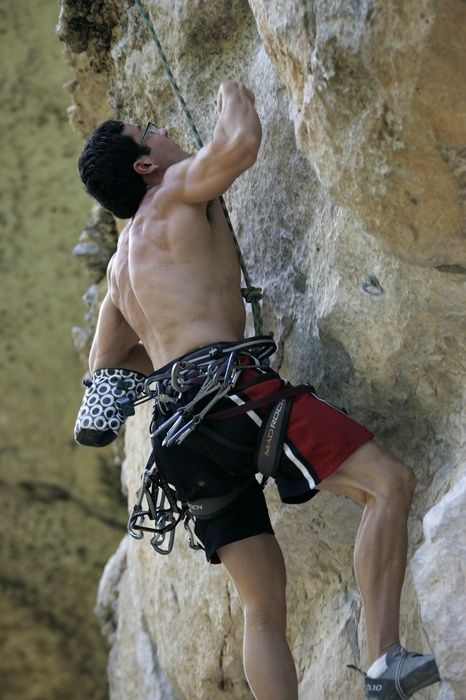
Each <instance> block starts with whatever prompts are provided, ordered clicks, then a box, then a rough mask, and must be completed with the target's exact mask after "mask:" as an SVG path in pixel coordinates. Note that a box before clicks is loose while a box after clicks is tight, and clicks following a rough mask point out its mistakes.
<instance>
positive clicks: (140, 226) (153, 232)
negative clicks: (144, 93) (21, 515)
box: [75, 82, 439, 700]
mask: <svg viewBox="0 0 466 700" xmlns="http://www.w3.org/2000/svg"><path fill="white" fill-rule="evenodd" d="M218 111H219V116H218V120H217V124H216V126H215V130H214V134H213V138H212V141H211V142H210V143H209V144H207V145H206V146H205V147H203V148H202V149H201V150H200V151H199V152H198V153H197V154H196V155H190V154H188V153H186V152H184V151H183V150H182V149H181V148H180V146H178V145H177V144H176V143H175V142H174V141H173V140H171V139H170V138H169V137H168V135H167V132H166V131H165V129H160V128H156V127H155V126H153V125H152V124H151V123H149V124H148V126H147V128H146V129H144V128H142V127H141V126H139V125H136V124H124V123H122V122H116V121H107V122H104V123H103V124H101V125H100V126H99V127H98V128H97V129H96V130H95V131H94V132H93V134H92V135H91V137H90V139H89V141H88V143H87V144H86V146H85V148H84V150H83V152H82V154H81V156H80V160H79V170H80V174H81V178H82V180H83V182H84V183H85V185H86V187H87V191H88V192H89V194H91V195H92V196H93V197H95V198H96V199H97V200H98V201H99V202H100V203H101V204H102V205H103V206H104V207H106V208H107V209H109V210H110V211H112V212H113V213H114V214H115V215H116V216H118V217H120V218H129V217H133V218H132V219H131V221H130V222H129V223H128V224H127V226H126V227H125V228H124V230H123V232H122V233H121V234H120V236H119V240H118V248H117V252H116V253H115V255H114V257H113V258H112V260H111V262H110V264H109V267H108V293H107V295H106V297H105V299H104V301H103V303H102V306H101V309H100V313H99V319H98V323H97V329H96V334H95V338H94V342H93V344H92V348H91V352H90V358H89V363H90V371H91V373H92V381H89V382H88V387H87V390H86V394H85V397H84V400H83V404H82V406H81V410H80V412H79V415H78V420H77V424H76V429H75V435H76V439H77V440H78V442H81V443H82V444H89V445H102V444H107V443H108V442H109V441H111V440H112V439H113V438H115V437H116V435H117V434H118V430H119V428H120V427H121V425H122V423H123V422H124V419H125V416H124V415H123V414H122V413H121V412H119V410H118V404H117V403H115V401H116V399H115V396H116V394H115V387H117V388H118V391H117V392H116V393H118V395H119V396H121V395H122V393H125V392H126V398H127V399H129V400H130V401H134V399H136V398H137V397H138V396H140V395H141V392H142V389H143V385H144V380H145V379H146V376H147V375H149V374H152V373H154V368H158V369H157V370H156V372H155V375H154V376H157V377H161V378H165V379H164V380H163V381H164V382H165V384H164V387H165V388H164V391H166V392H168V393H170V391H171V392H172V395H171V396H172V397H171V398H169V399H167V398H166V400H167V401H168V400H169V401H172V404H170V403H165V404H163V403H162V399H161V400H160V401H158V402H157V401H156V402H155V410H154V421H153V427H152V436H153V444H154V449H155V452H156V458H157V462H158V466H159V468H160V469H161V471H163V473H164V476H165V478H166V480H167V481H168V482H169V483H170V484H172V485H173V486H174V488H175V489H176V492H177V496H178V498H179V499H180V500H183V501H189V500H190V499H191V501H193V500H195V499H196V498H198V499H199V498H202V497H203V496H209V497H212V496H221V495H223V494H224V493H226V492H232V490H233V491H234V489H235V488H236V486H237V484H240V486H241V488H240V489H239V490H240V491H241V492H240V494H239V495H238V496H237V497H236V498H234V499H233V500H232V501H231V502H230V504H229V506H228V507H227V508H226V509H223V510H222V511H221V512H220V513H219V514H217V515H215V514H214V516H213V517H211V518H209V519H204V520H201V519H198V520H197V521H196V534H197V536H198V538H199V539H200V541H201V542H202V543H203V545H204V547H205V550H206V557H207V559H208V560H209V561H210V562H212V563H218V562H221V563H222V564H223V565H224V566H225V567H226V569H227V571H228V573H229V575H230V576H231V578H232V580H233V582H234V585H235V587H236V590H237V591H238V594H239V597H240V599H241V603H242V607H243V612H244V649H243V653H244V668H245V673H246V677H247V679H248V682H249V684H250V687H251V689H252V692H253V693H254V696H255V697H256V698H257V699H258V700H293V699H296V698H297V697H298V685H297V677H296V671H295V666H294V662H293V659H292V656H291V653H290V649H289V646H288V643H287V639H286V603H285V567H284V561H283V556H282V553H281V550H280V547H279V545H278V543H277V541H276V539H275V536H274V534H273V530H272V527H271V525H270V521H269V518H268V514H267V508H266V506H265V500H264V496H263V493H262V490H261V489H260V486H259V484H258V482H257V481H256V479H255V478H253V476H252V475H253V474H254V471H255V467H254V463H253V459H252V453H253V451H254V447H255V445H254V441H255V440H257V439H259V438H258V434H259V432H260V424H261V422H262V421H263V420H266V417H267V412H269V413H270V410H271V408H272V407H273V403H271V404H270V405H266V404H263V405H262V407H261V408H258V409H257V411H252V410H251V411H249V413H248V414H245V413H244V412H243V414H242V415H237V416H236V417H235V418H227V419H225V420H223V421H221V420H219V421H217V422H215V421H213V420H212V421H209V416H207V417H206V422H205V423H204V422H203V423H202V424H201V426H202V427H204V425H206V426H207V425H210V434H211V435H214V432H213V431H214V430H220V432H221V431H222V430H223V431H226V432H224V433H223V438H221V439H223V443H222V445H223V447H222V449H221V448H220V442H217V441H216V439H215V436H214V438H213V439H212V441H211V442H210V443H209V440H210V438H209V434H208V432H207V433H206V432H202V431H201V426H200V427H199V428H196V429H195V430H194V431H193V432H191V433H190V434H189V436H188V437H187V438H186V440H183V441H182V442H181V443H178V444H176V443H175V444H172V445H171V446H162V442H163V436H164V433H163V430H162V432H161V434H160V432H159V433H158V437H156V438H154V435H155V433H156V432H157V431H156V429H155V428H157V426H160V425H162V424H163V423H164V420H166V417H167V415H168V416H170V411H173V410H175V409H176V407H177V400H180V401H181V400H182V397H181V394H180V395H178V399H176V392H175V393H174V391H173V389H172V388H170V387H169V382H170V380H169V379H167V377H170V370H171V369H172V366H173V363H174V362H175V361H179V360H180V358H182V359H184V360H185V361H187V362H191V363H192V365H190V366H195V365H196V362H200V359H201V358H202V357H205V355H206V353H207V355H209V353H211V357H212V358H214V359H215V358H217V359H216V361H217V362H221V361H223V360H222V359H221V358H222V357H225V356H227V355H228V356H230V355H231V356H234V357H235V358H236V360H235V361H236V362H239V370H238V371H237V372H236V373H235V379H234V383H232V385H231V387H230V390H229V393H228V394H227V395H226V396H225V397H224V398H223V399H222V402H223V404H222V406H225V405H235V404H245V403H246V404H247V402H248V401H249V400H254V399H256V398H257V396H258V395H259V394H260V396H261V397H262V398H263V396H264V392H265V393H266V392H267V390H268V389H267V386H269V390H270V391H271V393H274V392H275V393H276V390H277V388H280V387H283V386H284V383H283V381H282V380H281V379H280V377H279V376H278V375H277V374H276V373H275V372H273V371H272V370H271V369H269V368H268V367H267V365H266V364H265V363H263V362H262V361H261V359H260V357H258V354H257V348H256V346H255V345H254V339H246V340H245V339H244V329H245V309H244V303H243V298H242V295H241V289H240V266H239V262H238V256H237V252H236V249H235V246H234V242H233V239H232V236H231V234H230V231H229V229H228V226H227V223H226V220H225V216H224V214H223V211H222V207H221V204H220V202H219V199H218V198H219V196H220V195H221V194H222V193H224V192H225V191H226V190H227V189H228V188H229V187H230V185H231V184H232V183H233V182H234V181H235V180H236V178H237V177H239V176H240V175H241V174H242V173H244V172H245V171H246V170H247V169H248V168H250V167H251V166H252V165H253V164H254V163H255V161H256V158H257V153H258V151H259V146H260V142H261V125H260V121H259V117H258V115H257V112H256V110H255V107H254V95H253V94H252V92H251V91H250V90H248V89H247V88H246V87H245V86H244V85H242V84H240V83H235V82H225V83H222V85H221V86H220V89H219V91H218ZM267 342H268V343H269V344H270V343H272V342H273V341H272V340H271V339H268V340H267V339H266V340H265V341H264V343H265V345H266V344H267ZM256 345H257V343H256ZM235 348H236V349H235ZM219 358H220V359H219ZM219 366H220V365H219ZM243 367H244V370H243V369H242V368H243ZM122 382H123V383H122ZM268 383H269V384H268ZM167 387H169V388H168V389H167ZM257 387H259V389H257ZM264 387H265V388H264ZM259 390H260V391H259ZM254 391H256V394H255V393H254ZM257 392H259V394H258V393H257ZM164 396H165V397H166V396H167V395H166V394H164ZM190 396H192V390H191V394H190ZM180 397H181V398H180ZM175 399H176V400H175ZM164 400H165V399H164ZM229 401H230V404H228V402H229ZM225 402H226V403H225ZM219 406H220V404H219ZM214 410H217V406H215V409H214ZM303 420H304V421H305V423H304V425H305V429H304V430H303V427H302V426H303ZM238 421H242V423H241V424H239V423H238ZM298 422H300V426H301V427H300V428H298ZM154 425H155V428H154ZM228 426H231V430H230V428H229V427H228ZM238 426H239V432H238ZM235 431H236V432H235ZM225 436H226V437H225ZM228 440H229V442H228ZM242 441H244V442H245V448H244V451H243V452H240V451H238V452H237V453H236V452H235V450H234V449H233V448H232V450H226V449H225V445H228V444H231V445H234V444H235V442H236V443H237V444H240V445H241V443H242ZM249 448H250V451H249V452H248V449H249ZM245 455H246V456H245ZM230 462H232V463H234V464H233V466H232V465H231V464H230ZM237 462H238V463H239V462H241V465H242V467H241V469H238V474H237V475H236V476H235V474H234V471H235V465H236V463H237ZM245 464H246V469H243V467H244V465H245ZM223 467H225V468H224V469H223ZM248 469H249V473H247V474H246V472H248ZM243 485H244V488H243ZM277 485H278V487H279V490H280V495H281V496H282V499H283V500H285V501H287V502H302V501H304V500H308V499H310V498H311V497H312V496H313V495H315V493H316V492H317V491H318V490H323V491H330V492H332V493H334V494H343V495H344V496H347V497H348V498H351V499H352V500H353V501H355V502H356V503H358V504H360V505H361V506H362V508H363V514H362V520H361V525H360V528H359V531H358V534H357V538H356V543H355V550H354V568H355V573H356V579H357V584H358V587H359V590H360V593H361V596H362V601H363V605H364V612H365V621H366V631H367V643H368V653H369V662H370V668H369V670H368V672H367V673H366V674H365V691H364V692H365V697H366V698H371V699H375V698H377V699H379V700H380V699H384V700H388V699H390V700H395V699H396V698H407V697H411V696H412V695H413V693H415V692H416V691H417V690H419V689H421V688H423V687H425V686H427V685H430V684H431V683H434V682H436V681H438V680H439V677H438V672H437V668H436V664H435V660H434V657H433V656H432V655H420V654H414V653H409V652H406V651H405V650H404V649H403V647H402V646H401V645H400V643H399V608H400V595H401V588H402V584H403V579H404V575H405V566H406V551H407V517H408V512H409V509H410V505H411V499H412V496H413V491H414V477H413V474H412V472H411V470H410V469H408V468H407V467H406V466H404V465H403V464H402V463H401V462H399V461H398V460H397V459H396V458H395V457H394V456H392V455H391V454H389V453H388V452H386V451H385V450H384V449H382V448H381V447H380V446H379V445H378V444H377V443H376V442H375V441H374V440H373V436H372V434H371V433H369V432H368V431H367V430H366V429H365V428H363V427H362V426H360V425H359V424H358V423H356V422H355V421H353V420H352V419H351V418H349V417H348V416H346V415H344V414H343V413H342V412H341V411H339V410H338V409H335V408H334V407H332V406H330V405H329V404H327V403H326V402H324V401H323V400H322V399H319V397H317V396H316V395H315V393H314V392H313V390H312V389H308V390H307V391H306V392H304V393H297V394H296V395H295V396H294V397H293V399H292V406H291V410H290V413H289V416H288V424H287V428H286V436H285V440H284V442H283V449H282V456H281V461H280V466H279V473H278V475H277Z"/></svg>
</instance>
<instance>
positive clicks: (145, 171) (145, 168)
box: [133, 156, 159, 177]
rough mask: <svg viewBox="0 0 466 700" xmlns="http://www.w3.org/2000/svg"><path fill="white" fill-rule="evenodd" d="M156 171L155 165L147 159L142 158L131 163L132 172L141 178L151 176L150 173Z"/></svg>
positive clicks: (157, 167) (156, 166)
mask: <svg viewBox="0 0 466 700" xmlns="http://www.w3.org/2000/svg"><path fill="white" fill-rule="evenodd" d="M158 169H159V166H158V165H157V164H156V163H153V162H152V161H151V160H149V158H146V157H144V156H142V157H141V158H138V159H137V160H135V161H134V163H133V170H134V171H135V172H137V174H138V175H142V176H143V177H144V176H145V175H151V173H154V172H155V171H156V170H158Z"/></svg>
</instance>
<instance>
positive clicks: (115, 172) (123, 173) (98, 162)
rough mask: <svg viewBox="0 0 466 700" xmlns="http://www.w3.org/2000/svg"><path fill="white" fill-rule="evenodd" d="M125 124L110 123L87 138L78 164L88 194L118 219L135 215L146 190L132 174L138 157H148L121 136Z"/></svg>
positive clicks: (125, 135) (140, 178)
mask: <svg viewBox="0 0 466 700" xmlns="http://www.w3.org/2000/svg"><path fill="white" fill-rule="evenodd" d="M124 126H125V125H124V123H123V122H119V121H114V120H112V119H109V120H107V121H105V122H103V123H102V124H100V126H98V127H97V128H96V129H95V130H94V131H93V132H92V134H91V135H90V137H89V139H88V141H87V143H86V145H85V146H84V148H83V150H82V152H81V155H80V156H79V160H78V170H79V174H80V176H81V180H82V181H83V183H84V185H85V187H86V190H87V192H88V194H90V195H91V196H92V197H94V199H96V200H97V201H98V202H99V203H100V204H101V205H102V206H103V207H105V209H108V210H109V211H111V212H112V214H115V216H118V217H119V218H120V219H129V218H130V217H131V216H134V214H135V213H136V211H137V209H138V207H139V204H140V203H141V200H142V198H143V197H144V195H145V194H146V191H147V188H146V184H145V182H144V179H143V177H142V176H141V175H138V173H136V172H135V171H134V170H133V163H134V161H135V160H137V158H138V157H139V156H140V155H143V154H146V153H149V152H150V150H149V149H148V148H147V146H143V148H139V146H138V144H137V143H136V142H135V141H134V139H132V138H131V136H128V135H127V134H123V128H124Z"/></svg>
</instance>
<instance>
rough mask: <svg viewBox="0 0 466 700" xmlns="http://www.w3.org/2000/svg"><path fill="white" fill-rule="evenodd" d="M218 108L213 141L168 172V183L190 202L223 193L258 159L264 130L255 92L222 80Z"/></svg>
mask: <svg viewBox="0 0 466 700" xmlns="http://www.w3.org/2000/svg"><path fill="white" fill-rule="evenodd" d="M218 111H219V117H218V120H217V124H216V126H215V129H214V135H213V139H212V141H211V142H210V143H208V144H207V145H206V146H204V147H203V148H201V150H200V151H199V152H198V153H197V154H196V155H195V156H194V157H193V158H189V159H188V160H186V161H183V162H182V163H180V165H179V166H176V167H175V168H173V169H172V170H173V172H172V173H170V175H168V173H167V175H168V178H167V180H168V181H167V183H166V184H167V185H168V186H169V187H170V186H174V188H175V189H176V190H177V197H178V198H179V199H181V200H182V201H184V202H187V203H189V204H195V203H201V202H207V201H209V200H211V199H214V198H215V197H218V196H219V195H221V194H223V192H225V191H226V190H227V189H228V188H229V187H230V185H231V184H232V183H233V182H234V180H236V178H237V177H238V176H239V175H241V173H243V172H244V171H245V170H247V169H248V168H250V167H251V166H252V165H253V164H254V163H255V161H256V157H257V152H258V150H259V146H260V143H261V137H262V130H261V125H260V121H259V117H258V115H257V112H256V110H255V108H254V95H253V93H252V92H251V91H250V90H248V88H247V87H245V86H244V85H242V84H241V83H235V82H225V83H222V84H221V85H220V89H219V91H218ZM169 172H170V171H169ZM172 178H173V180H172Z"/></svg>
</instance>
